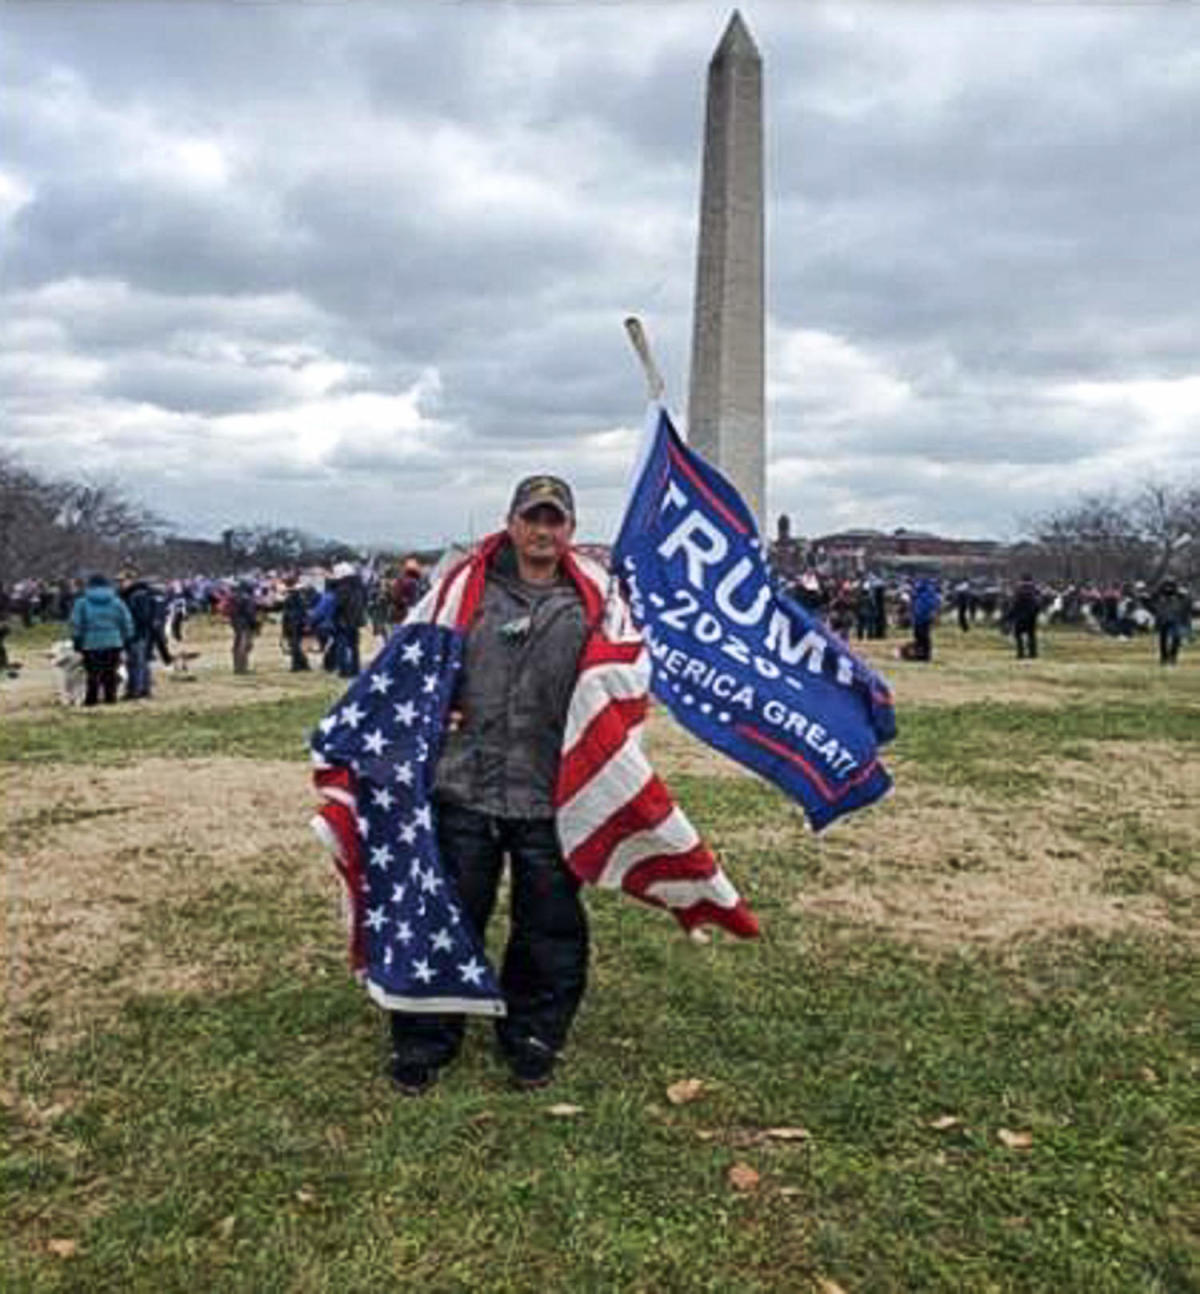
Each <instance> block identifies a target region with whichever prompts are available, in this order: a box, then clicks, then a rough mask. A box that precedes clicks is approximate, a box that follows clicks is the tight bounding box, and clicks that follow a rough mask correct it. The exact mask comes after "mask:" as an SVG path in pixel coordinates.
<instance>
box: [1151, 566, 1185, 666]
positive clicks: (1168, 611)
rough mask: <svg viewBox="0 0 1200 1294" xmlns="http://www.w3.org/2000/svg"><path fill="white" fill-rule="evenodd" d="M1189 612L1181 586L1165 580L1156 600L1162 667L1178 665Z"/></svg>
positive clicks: (1156, 623)
mask: <svg viewBox="0 0 1200 1294" xmlns="http://www.w3.org/2000/svg"><path fill="white" fill-rule="evenodd" d="M1188 610H1189V606H1188V600H1187V598H1186V597H1185V595H1184V594H1183V593H1182V592H1181V591H1180V589H1179V585H1178V584H1176V583H1175V581H1174V580H1171V579H1166V580H1163V582H1162V583H1161V584H1160V585H1159V586H1158V592H1157V594H1156V595H1155V598H1154V627H1155V629H1156V630H1157V631H1158V660H1159V664H1160V665H1176V664H1178V662H1179V645H1180V643H1181V642H1182V640H1183V629H1184V625H1185V624H1186V622H1187V618H1188Z"/></svg>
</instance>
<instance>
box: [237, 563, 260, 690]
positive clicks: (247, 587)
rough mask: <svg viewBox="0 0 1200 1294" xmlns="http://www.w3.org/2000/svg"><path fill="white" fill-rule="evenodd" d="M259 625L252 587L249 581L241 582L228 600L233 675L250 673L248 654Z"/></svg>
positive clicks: (256, 600) (256, 602) (255, 599)
mask: <svg viewBox="0 0 1200 1294" xmlns="http://www.w3.org/2000/svg"><path fill="white" fill-rule="evenodd" d="M260 623H261V622H260V620H259V615H258V599H257V598H256V597H255V596H254V585H253V584H252V583H251V582H250V581H249V580H241V581H239V583H238V586H237V588H236V589H234V591H233V596H232V597H231V598H230V599H229V626H230V628H231V629H232V630H233V672H234V673H235V674H249V673H250V653H251V651H252V650H253V649H254V635H255V634H256V633H258V630H259V626H260Z"/></svg>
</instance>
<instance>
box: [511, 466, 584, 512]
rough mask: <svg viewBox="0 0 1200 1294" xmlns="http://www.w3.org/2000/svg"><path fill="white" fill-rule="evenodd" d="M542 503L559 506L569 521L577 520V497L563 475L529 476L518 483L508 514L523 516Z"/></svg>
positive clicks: (553, 506) (554, 506)
mask: <svg viewBox="0 0 1200 1294" xmlns="http://www.w3.org/2000/svg"><path fill="white" fill-rule="evenodd" d="M541 503H548V504H549V505H550V506H551V507H552V508H557V509H558V510H559V512H561V513H562V514H563V516H564V517H566V519H567V520H568V521H574V520H575V499H574V497H573V495H572V494H571V487H570V486H569V485H568V484H567V483H566V481H564V480H563V479H562V478H561V477H558V476H545V475H542V476H527V477H526V478H525V479H524V480H523V481H521V482H520V484H518V486H517V488H516V489H515V490H514V491H513V497H512V503H510V504H509V507H508V515H509V516H510V517H519V516H522V515H523V514H524V513H526V512H528V511H529V510H530V508H536V507H537V506H538V505H539V504H541Z"/></svg>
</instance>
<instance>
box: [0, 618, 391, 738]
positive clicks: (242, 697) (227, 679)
mask: <svg viewBox="0 0 1200 1294" xmlns="http://www.w3.org/2000/svg"><path fill="white" fill-rule="evenodd" d="M231 641H232V638H231V634H230V630H229V628H228V627H227V626H226V625H225V624H223V623H222V622H221V621H219V620H210V619H209V618H208V617H201V618H199V619H198V620H195V621H191V622H189V625H188V633H187V637H186V639H185V642H184V646H185V648H186V650H187V651H188V652H189V653H195V655H192V656H189V659H188V661H187V666H188V669H187V672H186V673H179V672H176V671H175V670H173V669H171V668H170V667H168V666H164V665H163V664H162V663H161V662H160V661H158V660H157V658H156V659H155V661H154V662H153V664H152V667H151V670H152V677H153V683H152V696H151V699H150V701H149V702H148V703H147V702H139V703H138V704H141V705H145V704H149V705H151V706H152V707H153V708H154V710H155V711H159V710H165V711H172V710H183V709H191V710H196V709H202V710H204V709H222V708H225V707H227V706H236V705H245V704H247V703H248V702H250V701H254V702H255V703H258V702H268V701H278V700H282V699H283V698H285V697H289V696H295V695H296V694H297V693H303V692H312V691H314V690H319V689H322V688H324V689H325V690H327V691H329V692H331V693H332V692H333V691H335V690H336V688H337V686H338V684H337V680H336V679H332V678H331V677H330V676H329V675H326V674H324V673H323V672H322V670H321V661H320V657H319V656H317V655H316V654H315V652H314V653H312V654H310V656H309V663H310V665H311V666H312V672H310V673H301V674H293V673H291V672H290V669H289V658H288V657H287V656H286V655H285V654H284V653H283V652H282V651H281V650H280V646H279V627H278V626H277V625H270V624H269V625H267V627H266V628H265V629H264V630H263V631H262V633H261V634H259V636H258V638H257V639H256V641H255V646H254V651H253V653H252V655H251V658H250V666H251V673H250V674H247V675H236V674H234V672H233V661H232V657H231V654H230V644H231ZM310 645H311V644H310ZM362 648H363V659H364V661H366V660H369V659H370V658H371V657H372V656H374V654H375V652H376V650H377V642H376V640H375V639H373V638H372V637H371V635H370V634H369V633H364V634H363V636H362ZM14 654H19V655H20V657H21V660H22V668H21V671H20V673H19V674H18V675H17V677H16V678H12V679H4V680H3V682H2V683H0V716H3V718H4V720H5V722H9V721H10V720H12V721H22V720H24V721H33V720H37V719H39V718H44V717H46V716H47V715H48V714H55V713H57V712H58V711H60V710H61V709H62V702H61V700H60V699H59V673H58V671H57V670H56V669H55V668H54V667H53V666H52V665H51V664H50V654H49V651H48V650H47V649H45V648H31V649H29V650H25V651H21V652H20V653H14ZM118 708H119V709H120V708H123V707H122V706H121V704H120V703H118Z"/></svg>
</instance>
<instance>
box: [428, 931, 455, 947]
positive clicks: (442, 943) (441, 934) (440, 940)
mask: <svg viewBox="0 0 1200 1294" xmlns="http://www.w3.org/2000/svg"><path fill="white" fill-rule="evenodd" d="M430 947H431V948H432V949H433V951H434V952H435V953H439V952H440V953H448V952H449V951H450V949H451V948H453V947H454V940H453V939H452V938H451V937H450V931H449V930H445V929H442V930H435V931H434V934H433V939H432V941H431V943H430Z"/></svg>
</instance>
